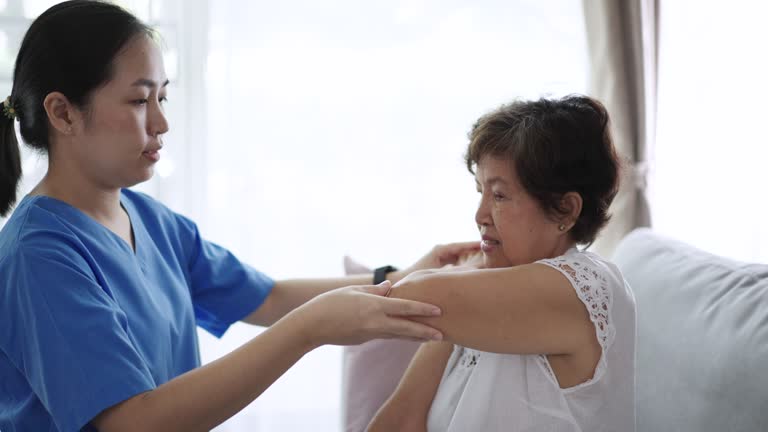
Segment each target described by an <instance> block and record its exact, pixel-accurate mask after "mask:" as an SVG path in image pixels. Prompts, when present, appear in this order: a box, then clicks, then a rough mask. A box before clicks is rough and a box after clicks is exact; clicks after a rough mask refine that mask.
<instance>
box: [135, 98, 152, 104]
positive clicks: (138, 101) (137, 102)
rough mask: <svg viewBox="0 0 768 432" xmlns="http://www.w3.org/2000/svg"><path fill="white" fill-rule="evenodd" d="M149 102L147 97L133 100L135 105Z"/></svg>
mask: <svg viewBox="0 0 768 432" xmlns="http://www.w3.org/2000/svg"><path fill="white" fill-rule="evenodd" d="M147 102H148V101H147V100H146V99H135V100H134V101H133V104H134V105H146V104H147Z"/></svg>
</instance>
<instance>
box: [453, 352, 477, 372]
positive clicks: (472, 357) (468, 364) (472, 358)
mask: <svg viewBox="0 0 768 432" xmlns="http://www.w3.org/2000/svg"><path fill="white" fill-rule="evenodd" d="M479 359H480V351H476V350H473V349H469V348H464V349H463V352H462V353H461V355H460V356H459V362H458V364H457V366H459V367H461V368H463V369H472V368H474V367H475V366H477V361H478V360H479Z"/></svg>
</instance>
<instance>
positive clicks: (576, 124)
mask: <svg viewBox="0 0 768 432" xmlns="http://www.w3.org/2000/svg"><path fill="white" fill-rule="evenodd" d="M469 141H470V142H469V146H468V148H467V153H466V156H465V161H466V164H467V169H469V171H470V172H471V173H473V174H474V168H475V166H476V165H477V164H478V163H479V162H480V159H482V158H483V157H484V156H493V157H498V158H502V159H506V160H507V161H509V162H510V163H511V164H512V166H513V167H514V169H515V172H516V173H517V176H518V178H519V180H520V184H521V185H522V186H523V188H524V189H525V190H526V192H528V194H530V195H531V196H532V197H533V198H534V199H535V200H536V201H537V202H538V203H539V205H540V206H541V208H542V209H544V210H545V211H546V212H547V213H548V214H550V215H553V216H558V215H562V214H566V213H567V212H568V209H567V208H564V207H563V202H562V198H563V196H564V195H565V194H566V193H568V192H578V193H579V195H581V199H582V201H583V204H582V208H581V214H579V216H578V218H577V220H576V221H575V222H576V223H575V225H574V226H573V227H572V228H571V229H570V231H569V234H570V236H571V238H572V239H573V240H574V241H575V242H576V243H579V244H588V245H589V244H592V242H593V241H594V240H595V238H596V237H597V234H598V233H599V232H600V230H601V229H602V228H603V227H604V226H605V225H606V224H607V223H608V220H609V219H610V215H609V214H608V208H609V207H610V205H611V202H612V201H613V198H614V197H615V196H616V193H617V192H618V188H619V178H620V171H621V162H620V160H619V157H618V155H617V154H616V149H615V148H614V146H613V140H612V139H611V133H610V129H609V117H608V111H607V110H606V109H605V107H604V106H603V104H601V103H600V102H598V101H597V100H595V99H592V98H589V97H586V96H579V95H570V96H566V97H564V98H562V99H546V98H542V99H539V100H535V101H515V102H512V103H510V104H507V105H503V106H501V107H500V108H499V109H497V110H495V111H492V112H490V113H488V114H486V115H484V116H482V117H480V119H479V120H478V121H477V122H476V123H475V125H474V126H473V127H472V131H471V132H470V133H469Z"/></svg>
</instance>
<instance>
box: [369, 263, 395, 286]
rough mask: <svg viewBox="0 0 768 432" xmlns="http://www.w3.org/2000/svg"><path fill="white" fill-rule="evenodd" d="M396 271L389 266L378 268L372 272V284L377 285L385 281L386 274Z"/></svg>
mask: <svg viewBox="0 0 768 432" xmlns="http://www.w3.org/2000/svg"><path fill="white" fill-rule="evenodd" d="M393 271H397V269H396V268H394V267H392V266H391V265H388V266H384V267H379V268H377V269H376V270H374V271H373V284H374V285H378V284H380V283H382V282H384V281H385V280H387V274H389V273H392V272H393Z"/></svg>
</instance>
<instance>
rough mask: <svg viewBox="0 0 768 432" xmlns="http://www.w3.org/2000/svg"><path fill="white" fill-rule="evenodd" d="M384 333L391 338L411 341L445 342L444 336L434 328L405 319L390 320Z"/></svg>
mask: <svg viewBox="0 0 768 432" xmlns="http://www.w3.org/2000/svg"><path fill="white" fill-rule="evenodd" d="M384 331H385V332H386V333H387V334H388V335H389V336H390V337H397V338H405V339H411V340H421V341H425V340H436V341H439V340H443V334H442V333H441V332H440V331H439V330H436V329H434V328H432V327H429V326H427V325H424V324H421V323H417V322H415V321H410V320H407V319H404V318H394V317H392V318H388V322H387V324H386V327H385V329H384Z"/></svg>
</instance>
